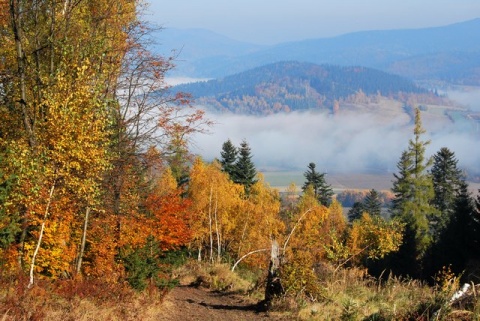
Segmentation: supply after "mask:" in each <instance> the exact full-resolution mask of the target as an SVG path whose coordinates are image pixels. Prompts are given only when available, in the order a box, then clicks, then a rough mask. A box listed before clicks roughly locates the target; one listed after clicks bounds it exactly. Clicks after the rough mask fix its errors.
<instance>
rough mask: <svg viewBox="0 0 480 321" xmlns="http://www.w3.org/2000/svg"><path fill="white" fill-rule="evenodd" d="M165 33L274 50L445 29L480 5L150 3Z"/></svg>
mask: <svg viewBox="0 0 480 321" xmlns="http://www.w3.org/2000/svg"><path fill="white" fill-rule="evenodd" d="M147 2H150V7H149V10H148V11H149V12H150V13H149V15H148V17H149V19H150V20H152V21H155V22H156V23H157V24H159V25H161V26H163V27H165V28H182V29H184V28H203V29H209V30H212V31H215V32H218V33H220V34H223V35H226V36H229V37H231V38H233V39H236V40H242V41H249V42H254V43H263V44H274V43H279V42H284V41H291V40H301V39H307V38H320V37H330V36H335V35H339V34H343V33H348V32H352V31H360V30H378V29H397V28H419V27H432V26H442V25H447V24H451V23H455V22H461V21H465V20H470V19H474V18H478V17H480V1H479V0H362V1H360V0H329V1H326V0H275V1H271V0H173V1H172V0H171V1H160V0H147Z"/></svg>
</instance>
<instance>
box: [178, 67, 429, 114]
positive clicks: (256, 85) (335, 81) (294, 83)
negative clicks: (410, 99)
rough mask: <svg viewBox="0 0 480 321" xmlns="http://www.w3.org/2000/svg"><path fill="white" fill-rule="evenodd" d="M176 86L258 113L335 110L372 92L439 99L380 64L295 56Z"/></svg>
mask: <svg viewBox="0 0 480 321" xmlns="http://www.w3.org/2000/svg"><path fill="white" fill-rule="evenodd" d="M174 90H176V91H184V92H188V93H191V94H192V95H193V98H194V99H195V100H196V103H197V104H202V105H205V106H207V107H210V108H213V109H216V110H220V111H229V112H233V113H240V114H256V115H266V114H272V113H276V112H282V111H286V112H289V111H295V110H305V109H318V110H329V111H334V108H335V105H336V104H338V102H339V101H350V102H355V101H358V100H364V99H365V98H366V97H369V96H370V97H371V96H384V97H392V98H397V99H399V100H402V99H403V100H405V97H406V96H407V95H424V96H429V97H431V98H432V99H436V98H438V97H436V96H435V95H433V94H432V93H429V92H427V91H426V90H425V89H422V88H420V87H418V86H416V85H415V84H414V83H413V82H412V81H409V80H407V79H405V78H402V77H399V76H396V75H391V74H387V73H385V72H382V71H378V70H375V69H370V68H365V67H339V66H331V65H316V64H311V63H300V62H295V61H290V62H279V63H274V64H270V65H266V66H262V67H258V68H254V69H252V70H249V71H245V72H242V73H239V74H235V75H231V76H227V77H225V78H221V79H215V80H210V81H206V82H198V83H191V84H184V85H179V86H176V87H174Z"/></svg>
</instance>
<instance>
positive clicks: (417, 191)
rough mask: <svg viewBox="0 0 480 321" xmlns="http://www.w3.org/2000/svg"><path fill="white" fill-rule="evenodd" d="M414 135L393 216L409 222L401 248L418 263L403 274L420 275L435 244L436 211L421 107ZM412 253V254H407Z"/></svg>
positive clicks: (404, 255) (402, 166) (398, 177)
mask: <svg viewBox="0 0 480 321" xmlns="http://www.w3.org/2000/svg"><path fill="white" fill-rule="evenodd" d="M413 133H414V138H413V139H411V140H410V141H409V146H408V149H407V151H405V152H403V153H402V157H401V158H400V161H399V163H398V164H397V168H398V169H399V171H400V172H399V174H398V175H395V178H396V181H395V182H394V184H393V189H392V190H393V192H394V193H395V199H394V200H393V207H392V215H393V216H394V217H398V218H399V219H400V220H401V221H403V222H404V223H405V225H406V235H405V237H404V242H403V244H402V246H401V248H400V251H399V252H400V253H399V257H402V258H403V260H405V259H406V258H408V257H411V258H412V259H413V261H414V262H416V264H415V265H412V264H409V265H408V266H407V270H405V271H401V273H406V274H410V275H412V276H418V275H419V274H418V273H419V272H420V271H421V263H422V259H423V257H424V255H425V253H426V251H427V249H428V247H429V245H430V244H431V234H430V225H429V218H430V217H432V216H434V215H435V213H436V210H435V208H434V207H433V206H432V202H433V197H434V190H433V182H432V178H431V176H430V175H429V173H428V172H427V168H428V167H429V166H430V165H431V160H429V159H427V158H426V157H425V149H426V146H427V145H428V144H429V143H430V142H429V141H423V140H422V138H421V136H422V134H424V133H425V130H424V129H423V127H422V122H421V118H420V110H419V109H418V108H417V109H416V110H415V126H414V131H413ZM407 252H408V253H407Z"/></svg>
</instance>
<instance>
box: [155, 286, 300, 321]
mask: <svg viewBox="0 0 480 321" xmlns="http://www.w3.org/2000/svg"><path fill="white" fill-rule="evenodd" d="M256 303H257V302H255V301H253V300H252V299H250V298H248V297H244V296H241V295H236V294H229V293H220V292H214V291H210V290H208V289H204V288H195V287H188V286H180V287H176V288H174V289H173V290H172V291H171V292H170V293H168V294H167V296H166V297H165V299H164V301H163V303H162V310H163V312H164V313H162V314H163V315H162V318H161V320H163V321H204V320H208V321H228V320H233V321H246V320H248V321H259V320H264V321H265V320H272V321H277V320H283V321H286V320H292V319H291V318H288V317H286V316H281V315H278V314H274V313H267V312H257V304H256Z"/></svg>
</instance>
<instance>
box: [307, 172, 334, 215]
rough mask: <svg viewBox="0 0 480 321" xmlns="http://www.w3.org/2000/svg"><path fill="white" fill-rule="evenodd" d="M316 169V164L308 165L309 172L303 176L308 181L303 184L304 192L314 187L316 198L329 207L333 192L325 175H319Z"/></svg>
mask: <svg viewBox="0 0 480 321" xmlns="http://www.w3.org/2000/svg"><path fill="white" fill-rule="evenodd" d="M315 167H316V165H315V163H310V164H308V170H307V171H306V172H305V173H304V174H303V175H304V176H305V179H306V181H305V183H304V184H303V187H302V190H303V191H305V190H306V189H307V188H308V186H312V187H313V191H314V193H315V198H316V199H317V200H318V201H319V202H320V204H322V205H325V206H328V205H330V203H331V201H332V196H333V190H332V187H331V186H330V185H328V184H327V182H326V181H325V173H318V172H317V171H316V170H315Z"/></svg>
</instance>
